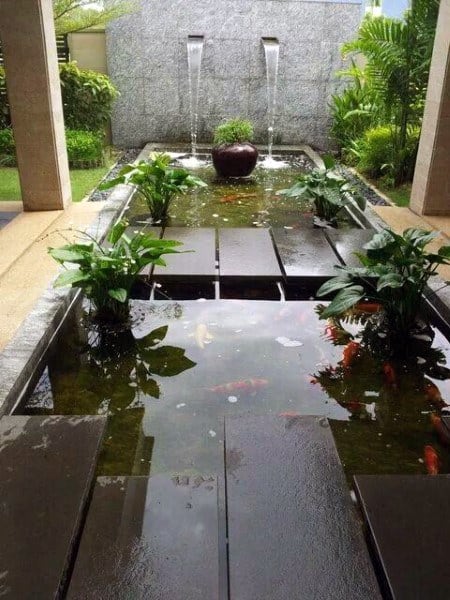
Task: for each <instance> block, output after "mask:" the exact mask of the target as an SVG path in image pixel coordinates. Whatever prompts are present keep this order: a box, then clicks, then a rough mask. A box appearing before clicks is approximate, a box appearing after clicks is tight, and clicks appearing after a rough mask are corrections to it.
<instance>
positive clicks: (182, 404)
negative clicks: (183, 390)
mask: <svg viewBox="0 0 450 600" xmlns="http://www.w3.org/2000/svg"><path fill="white" fill-rule="evenodd" d="M183 406H186V404H185V403H184V402H181V404H177V408H183Z"/></svg>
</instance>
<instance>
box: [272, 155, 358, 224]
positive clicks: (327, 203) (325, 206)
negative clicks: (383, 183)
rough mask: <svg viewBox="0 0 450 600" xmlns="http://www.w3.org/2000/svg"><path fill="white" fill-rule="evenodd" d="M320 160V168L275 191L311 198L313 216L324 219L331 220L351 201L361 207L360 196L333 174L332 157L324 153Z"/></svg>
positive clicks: (288, 195) (295, 196)
mask: <svg viewBox="0 0 450 600" xmlns="http://www.w3.org/2000/svg"><path fill="white" fill-rule="evenodd" d="M323 162H324V166H323V167H318V168H316V169H313V170H312V171H311V172H310V173H305V174H304V175H301V176H300V177H299V178H298V180H297V182H296V183H294V185H293V186H292V187H291V188H289V189H286V190H280V191H279V192H277V193H278V194H281V195H283V196H287V197H289V198H304V199H306V200H310V201H312V202H313V203H314V207H315V210H316V214H317V216H318V217H319V218H320V219H323V220H325V221H327V222H333V221H335V220H336V217H337V215H338V213H339V211H341V210H342V209H343V208H344V207H345V206H348V205H351V204H353V205H355V204H356V205H357V206H358V207H359V208H360V209H361V210H364V209H365V206H366V201H365V199H364V197H363V196H361V194H359V193H358V192H357V191H356V190H355V189H354V188H353V187H352V185H351V184H350V183H349V182H348V181H347V180H346V179H345V178H344V177H342V176H341V175H339V174H337V173H335V171H334V168H335V166H336V163H335V160H334V159H333V157H332V156H325V157H324V159H323Z"/></svg>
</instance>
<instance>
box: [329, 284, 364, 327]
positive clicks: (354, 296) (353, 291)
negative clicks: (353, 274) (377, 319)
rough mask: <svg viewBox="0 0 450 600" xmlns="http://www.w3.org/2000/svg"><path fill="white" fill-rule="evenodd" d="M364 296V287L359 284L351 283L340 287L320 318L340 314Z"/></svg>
mask: <svg viewBox="0 0 450 600" xmlns="http://www.w3.org/2000/svg"><path fill="white" fill-rule="evenodd" d="M363 298H364V289H363V288H362V286H360V285H353V286H351V287H347V288H344V289H342V290H341V291H340V292H339V293H338V294H337V296H336V297H335V298H334V299H333V300H332V301H331V302H330V304H329V305H328V306H327V307H326V309H325V310H324V311H323V313H322V314H321V315H320V318H321V319H328V318H329V317H335V316H339V315H342V314H343V313H344V312H345V311H346V310H348V309H349V308H352V306H354V305H355V304H357V303H358V302H359V301H360V300H362V299H363Z"/></svg>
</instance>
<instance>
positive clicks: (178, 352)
mask: <svg viewBox="0 0 450 600" xmlns="http://www.w3.org/2000/svg"><path fill="white" fill-rule="evenodd" d="M184 353H185V350H184V349H183V348H177V347H176V346H161V347H160V348H154V349H149V350H147V351H146V352H145V353H143V354H144V359H145V362H147V363H148V365H149V367H150V370H151V372H152V373H154V374H155V375H159V376H160V377H172V376H173V375H179V374H180V373H182V372H183V371H186V370H187V369H191V368H192V367H195V365H196V364H197V363H195V362H193V361H192V360H190V359H189V358H188V357H187V356H185V354H184Z"/></svg>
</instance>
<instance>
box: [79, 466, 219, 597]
mask: <svg viewBox="0 0 450 600" xmlns="http://www.w3.org/2000/svg"><path fill="white" fill-rule="evenodd" d="M218 572H219V557H218V512H217V482H216V479H215V478H212V477H202V476H184V477H181V476H180V477H173V478H171V477H169V476H165V475H155V476H153V477H151V478H150V479H149V478H147V477H113V478H111V477H99V478H98V479H97V484H96V486H95V491H94V496H93V499H92V503H91V507H90V510H89V514H88V518H87V521H86V526H85V529H84V532H83V537H82V539H81V545H80V548H79V551H78V557H77V561H76V564H75V568H74V571H73V576H72V580H71V584H70V588H69V592H68V596H67V597H68V598H69V599H70V600H74V599H77V600H86V599H87V598H101V599H102V600H131V599H132V600H141V599H142V600H144V599H145V600H199V599H200V598H205V600H206V599H207V600H217V599H218V589H219V584H218Z"/></svg>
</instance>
